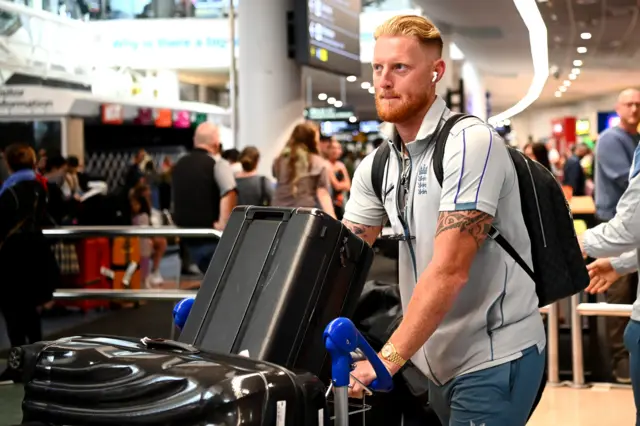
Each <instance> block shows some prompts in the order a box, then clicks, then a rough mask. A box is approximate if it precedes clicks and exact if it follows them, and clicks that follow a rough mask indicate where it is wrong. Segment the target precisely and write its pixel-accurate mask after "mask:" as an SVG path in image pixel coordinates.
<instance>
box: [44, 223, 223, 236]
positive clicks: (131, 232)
mask: <svg viewBox="0 0 640 426" xmlns="http://www.w3.org/2000/svg"><path fill="white" fill-rule="evenodd" d="M42 233H43V234H44V236H45V237H48V238H57V239H82V238H90V237H184V238H212V237H214V238H217V239H219V238H220V237H221V236H222V232H221V231H217V230H215V229H190V228H178V227H175V226H149V227H140V226H61V227H59V228H52V229H45V230H43V231H42Z"/></svg>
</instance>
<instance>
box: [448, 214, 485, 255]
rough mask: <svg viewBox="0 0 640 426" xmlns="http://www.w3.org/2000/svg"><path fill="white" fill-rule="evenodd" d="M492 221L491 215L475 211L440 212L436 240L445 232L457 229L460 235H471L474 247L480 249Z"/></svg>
mask: <svg viewBox="0 0 640 426" xmlns="http://www.w3.org/2000/svg"><path fill="white" fill-rule="evenodd" d="M492 220H493V217H492V216H491V215H489V214H487V213H484V212H480V211H477V210H468V211H459V212H440V215H439V216H438V229H437V230H436V238H437V237H438V235H440V234H441V233H443V232H445V231H449V230H451V229H459V230H460V232H461V233H462V232H466V233H468V234H469V235H471V236H472V237H473V239H474V240H475V242H476V245H477V246H478V247H480V245H481V244H482V242H483V241H484V240H485V239H486V238H487V234H488V233H489V230H490V229H491V221H492Z"/></svg>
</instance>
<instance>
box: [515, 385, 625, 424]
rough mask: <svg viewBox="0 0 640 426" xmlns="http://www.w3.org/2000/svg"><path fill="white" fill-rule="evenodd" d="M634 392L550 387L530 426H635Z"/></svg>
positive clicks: (597, 387)
mask: <svg viewBox="0 0 640 426" xmlns="http://www.w3.org/2000/svg"><path fill="white" fill-rule="evenodd" d="M633 424H635V406H634V404H633V394H632V392H631V389H611V388H609V387H607V386H595V387H592V388H588V389H571V388H567V387H561V388H554V387H550V386H547V388H546V389H545V392H544V395H543V396H542V400H541V401H540V405H539V406H538V409H537V410H536V412H535V413H534V415H533V417H532V418H531V421H529V423H528V426H556V425H557V426H633Z"/></svg>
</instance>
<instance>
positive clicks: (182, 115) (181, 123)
mask: <svg viewBox="0 0 640 426" xmlns="http://www.w3.org/2000/svg"><path fill="white" fill-rule="evenodd" d="M173 126H174V127H177V128H180V129H188V128H189V127H191V113H190V112H189V111H178V112H177V113H176V119H175V121H174V123H173Z"/></svg>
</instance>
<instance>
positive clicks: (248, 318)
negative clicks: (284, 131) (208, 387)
mask: <svg viewBox="0 0 640 426" xmlns="http://www.w3.org/2000/svg"><path fill="white" fill-rule="evenodd" d="M372 260H373V249H372V248H371V247H370V246H369V245H368V244H366V243H365V242H364V241H363V240H362V239H360V238H359V237H357V236H356V235H355V234H353V233H352V232H351V231H349V230H348V229H347V228H346V227H345V226H344V225H343V224H342V223H341V222H339V221H337V220H335V219H333V218H331V217H330V216H328V215H327V214H325V213H323V212H322V211H320V210H317V209H304V208H279V207H258V206H252V207H237V208H235V209H234V211H233V213H232V214H231V217H230V219H229V222H228V223H227V226H226V227H225V231H224V233H223V234H222V238H221V239H220V241H219V243H218V246H217V248H216V253H215V255H214V257H213V260H212V262H211V264H210V265H209V268H208V270H207V274H206V276H205V277H204V280H203V281H202V286H201V287H200V290H199V291H198V296H197V297H196V300H195V302H194V304H193V308H192V309H191V312H190V314H189V317H188V319H187V322H186V324H185V326H184V329H183V331H182V334H181V335H180V339H179V340H180V341H181V342H183V343H187V344H190V345H194V346H196V347H198V348H201V349H203V350H207V351H212V352H221V353H233V354H239V353H241V352H243V351H247V352H248V355H249V356H250V357H251V358H256V359H264V360H266V361H269V362H273V363H276V364H278V365H282V366H283V367H286V368H291V369H302V370H305V371H309V372H310V373H313V374H315V375H317V376H319V377H320V378H321V379H323V380H325V381H326V380H327V379H328V377H329V373H330V360H329V356H328V354H327V353H326V351H325V348H324V342H323V339H322V333H323V331H324V328H325V327H326V326H327V324H329V322H331V321H332V320H333V319H335V318H337V317H347V318H349V317H350V316H351V315H352V313H353V312H354V310H355V307H356V305H357V303H358V299H359V297H360V294H361V292H362V288H363V286H364V283H365V280H366V277H367V274H368V272H369V268H370V267H371V262H372Z"/></svg>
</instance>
